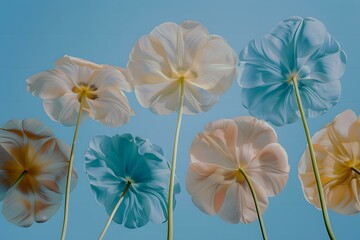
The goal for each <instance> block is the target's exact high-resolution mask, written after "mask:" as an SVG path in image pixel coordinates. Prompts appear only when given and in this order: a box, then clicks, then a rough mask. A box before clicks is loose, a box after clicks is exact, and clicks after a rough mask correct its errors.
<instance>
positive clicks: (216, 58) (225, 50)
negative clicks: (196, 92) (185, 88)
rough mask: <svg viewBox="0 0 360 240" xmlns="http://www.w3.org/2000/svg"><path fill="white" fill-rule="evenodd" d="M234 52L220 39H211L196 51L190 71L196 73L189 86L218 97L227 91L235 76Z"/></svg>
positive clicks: (235, 60)
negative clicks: (191, 85)
mask: <svg viewBox="0 0 360 240" xmlns="http://www.w3.org/2000/svg"><path fill="white" fill-rule="evenodd" d="M236 63H237V57H236V55H235V52H234V50H233V49H232V48H231V47H230V46H229V45H228V44H227V43H226V42H225V41H224V40H223V39H222V38H220V37H212V38H210V39H209V41H208V42H207V44H206V45H205V46H204V47H203V48H201V49H200V50H198V52H197V54H196V56H195V58H194V62H193V64H192V66H191V69H192V71H193V72H194V73H196V77H195V78H190V79H189V80H190V82H191V84H193V85H194V86H197V87H199V88H202V89H204V90H205V91H207V92H209V93H212V94H215V95H220V94H223V93H224V92H225V91H226V90H228V89H229V88H230V87H231V85H232V84H233V82H234V80H235V79H236V76H237V68H236Z"/></svg>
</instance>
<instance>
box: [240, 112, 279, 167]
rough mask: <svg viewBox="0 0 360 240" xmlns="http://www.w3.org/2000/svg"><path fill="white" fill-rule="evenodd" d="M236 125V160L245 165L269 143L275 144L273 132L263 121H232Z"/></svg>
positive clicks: (250, 118)
mask: <svg viewBox="0 0 360 240" xmlns="http://www.w3.org/2000/svg"><path fill="white" fill-rule="evenodd" d="M234 122H235V124H236V125H237V129H238V132H237V143H236V145H237V146H238V148H239V150H238V158H239V161H240V163H242V164H243V165H246V164H247V162H248V161H250V160H251V159H253V157H255V155H256V154H257V152H258V151H259V150H261V149H262V148H264V147H265V146H266V145H268V144H270V143H276V142H277V136H276V133H275V130H274V129H273V128H272V127H271V126H270V125H269V124H268V123H266V122H265V121H262V120H257V119H256V118H254V117H239V118H235V119H234Z"/></svg>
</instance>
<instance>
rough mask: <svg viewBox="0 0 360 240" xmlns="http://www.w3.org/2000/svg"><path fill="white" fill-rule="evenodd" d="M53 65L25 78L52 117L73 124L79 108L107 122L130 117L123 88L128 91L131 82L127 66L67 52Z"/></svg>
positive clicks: (112, 123)
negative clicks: (125, 67)
mask: <svg viewBox="0 0 360 240" xmlns="http://www.w3.org/2000/svg"><path fill="white" fill-rule="evenodd" d="M55 65H56V68H55V69H53V70H48V71H44V72H41V73H38V74H35V75H34V76H32V77H30V78H29V79H27V80H26V81H27V83H28V91H29V92H31V93H32V94H33V95H35V96H38V97H40V98H41V99H43V106H44V109H45V112H46V113H47V115H49V117H50V118H51V119H52V120H55V121H59V122H60V123H62V124H63V125H65V126H73V125H75V124H76V122H77V118H78V114H79V111H80V110H81V111H82V115H85V116H90V117H91V118H92V119H94V120H97V121H100V122H102V123H104V124H106V125H109V126H119V125H122V124H125V123H126V122H128V121H129V118H130V115H132V114H133V111H132V109H131V108H130V106H129V102H128V100H127V98H126V96H125V95H124V93H123V92H122V90H123V91H131V90H132V88H133V86H132V84H131V83H130V81H129V75H128V73H127V72H126V70H124V69H121V68H118V67H113V66H108V65H98V64H95V63H92V62H89V61H86V60H83V59H79V58H74V57H70V56H65V57H62V58H60V59H59V60H58V61H57V62H56V64H55ZM80 107H81V109H80Z"/></svg>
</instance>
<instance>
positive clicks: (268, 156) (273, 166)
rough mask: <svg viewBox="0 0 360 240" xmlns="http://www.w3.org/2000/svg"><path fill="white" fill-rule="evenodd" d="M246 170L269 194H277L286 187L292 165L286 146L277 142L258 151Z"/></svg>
mask: <svg viewBox="0 0 360 240" xmlns="http://www.w3.org/2000/svg"><path fill="white" fill-rule="evenodd" d="M244 171H245V172H246V173H247V174H248V175H249V176H251V178H252V179H253V181H255V182H256V183H257V184H258V185H259V186H261V187H262V188H263V189H264V190H265V192H266V194H267V195H268V196H275V195H277V194H278V193H279V192H280V191H281V190H282V189H283V188H284V186H285V184H286V182H287V180H288V174H289V171H290V166H289V164H288V157H287V154H286V152H285V150H284V148H282V147H281V146H280V145H279V144H277V143H271V144H268V145H266V146H265V147H264V148H263V149H261V151H259V152H258V154H257V155H256V157H255V158H254V159H253V160H252V161H250V162H249V164H248V165H247V166H246V167H245V168H244Z"/></svg>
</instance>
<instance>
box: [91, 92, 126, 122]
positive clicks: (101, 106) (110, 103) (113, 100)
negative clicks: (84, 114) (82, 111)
mask: <svg viewBox="0 0 360 240" xmlns="http://www.w3.org/2000/svg"><path fill="white" fill-rule="evenodd" d="M87 103H88V105H89V107H90V110H89V116H90V117H91V118H93V119H95V120H98V121H100V122H102V123H104V124H106V125H109V126H113V127H115V126H120V125H123V124H125V123H127V122H128V121H129V119H130V116H131V115H133V111H132V109H131V108H130V105H129V102H128V100H127V98H126V96H125V95H124V93H123V92H121V91H120V89H116V88H105V89H102V90H100V91H98V92H97V98H96V99H95V100H91V99H88V100H87Z"/></svg>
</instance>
